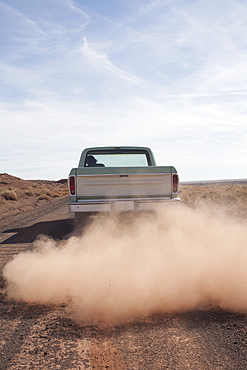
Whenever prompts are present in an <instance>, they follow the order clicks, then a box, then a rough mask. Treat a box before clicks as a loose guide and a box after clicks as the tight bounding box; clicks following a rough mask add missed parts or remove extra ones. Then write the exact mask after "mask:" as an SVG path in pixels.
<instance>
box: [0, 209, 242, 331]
mask: <svg viewBox="0 0 247 370" xmlns="http://www.w3.org/2000/svg"><path fill="white" fill-rule="evenodd" d="M3 275H4V278H5V280H6V282H7V295H8V297H9V298H11V299H15V300H19V301H24V302H27V303H29V304H56V305H60V304H65V305H67V307H68V311H69V313H70V314H72V315H73V317H74V318H75V319H76V320H77V321H78V322H80V323H82V324H89V323H94V324H95V323H123V322H126V321H129V320H134V319H137V318H144V317H146V316H148V315H150V314H152V313H155V312H174V311H180V310H187V309H193V308H203V307H208V305H211V306H212V305H215V306H216V307H221V308H224V309H229V310H233V311H239V312H246V311H247V225H246V223H244V222H242V223H241V222H240V221H237V220H235V219H229V217H226V215H225V214H224V213H223V212H220V211H219V210H216V209H212V208H211V209H206V208H205V209H191V208H188V207H185V206H181V207H178V208H177V207H176V208H169V209H168V210H163V211H160V212H159V213H158V214H156V215H153V216H151V215H150V216H149V217H146V216H140V217H138V218H131V219H130V220H122V219H121V218H116V217H108V218H104V217H98V218H97V217H96V218H95V220H94V221H93V223H92V224H91V225H90V226H89V227H88V228H87V229H86V230H85V231H84V233H83V235H81V236H72V237H70V238H69V239H68V240H67V241H63V242H61V241H60V242H56V241H54V240H52V239H48V238H47V237H44V236H43V237H40V238H39V239H37V240H36V241H35V243H34V249H33V250H32V251H29V252H25V253H20V254H19V255H17V256H15V257H14V259H13V260H12V261H10V262H9V263H8V264H7V265H6V266H5V267H4V270H3Z"/></svg>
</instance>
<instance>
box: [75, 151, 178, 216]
mask: <svg viewBox="0 0 247 370" xmlns="http://www.w3.org/2000/svg"><path fill="white" fill-rule="evenodd" d="M178 181H179V179H178V174H177V171H176V169H175V168H174V167H173V166H157V165H156V162H155V159H154V156H153V153H152V151H151V150H150V149H149V148H145V147H132V146H121V147H95V148H87V149H85V150H83V152H82V154H81V157H80V161H79V166H78V167H77V168H73V169H72V170H71V171H70V174H69V179H68V182H69V191H70V201H69V212H74V213H75V219H76V221H78V223H79V219H82V217H83V215H85V214H88V213H94V212H125V211H150V210H151V211H152V210H157V209H159V208H160V207H162V206H164V205H166V204H178V203H179V200H180V199H179V198H178Z"/></svg>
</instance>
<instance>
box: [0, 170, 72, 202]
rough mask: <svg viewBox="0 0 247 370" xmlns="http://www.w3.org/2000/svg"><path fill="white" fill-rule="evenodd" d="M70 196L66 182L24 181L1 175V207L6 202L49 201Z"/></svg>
mask: <svg viewBox="0 0 247 370" xmlns="http://www.w3.org/2000/svg"><path fill="white" fill-rule="evenodd" d="M67 194H68V189H67V184H66V182H62V183H60V182H57V181H46V180H22V179H20V178H18V177H15V176H11V175H8V174H5V173H4V174H0V205H3V204H5V201H9V200H15V201H22V200H25V199H28V198H34V199H33V201H36V200H49V199H50V198H58V197H61V196H64V195H67Z"/></svg>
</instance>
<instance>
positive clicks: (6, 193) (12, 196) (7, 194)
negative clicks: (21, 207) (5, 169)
mask: <svg viewBox="0 0 247 370" xmlns="http://www.w3.org/2000/svg"><path fill="white" fill-rule="evenodd" d="M1 196H2V197H3V198H4V199H6V200H17V199H18V196H17V193H16V192H15V191H14V190H11V189H7V190H3V191H2V192H1Z"/></svg>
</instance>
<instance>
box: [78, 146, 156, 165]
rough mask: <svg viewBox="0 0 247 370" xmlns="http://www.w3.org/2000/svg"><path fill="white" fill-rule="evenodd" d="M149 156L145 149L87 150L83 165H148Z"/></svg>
mask: <svg viewBox="0 0 247 370" xmlns="http://www.w3.org/2000/svg"><path fill="white" fill-rule="evenodd" d="M150 165H151V163H150V158H149V154H148V152H146V151H145V150H134V151H133V150H108V151H99V150H95V151H89V152H88V153H87V156H86V160H85V163H84V167H138V166H150Z"/></svg>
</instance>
